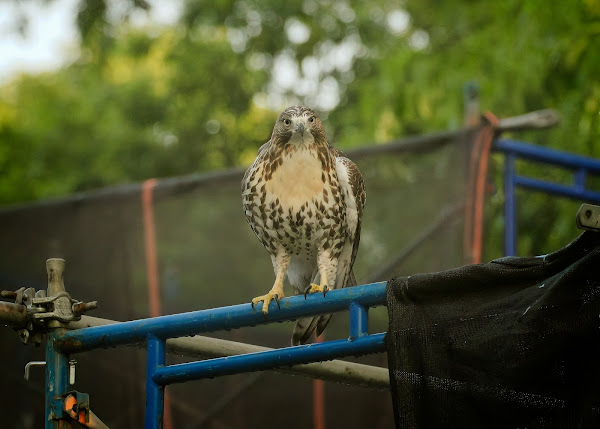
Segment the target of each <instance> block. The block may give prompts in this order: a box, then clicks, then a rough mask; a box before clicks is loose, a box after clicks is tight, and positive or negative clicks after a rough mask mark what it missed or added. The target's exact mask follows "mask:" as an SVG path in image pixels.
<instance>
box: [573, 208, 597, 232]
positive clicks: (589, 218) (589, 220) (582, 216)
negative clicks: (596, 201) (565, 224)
mask: <svg viewBox="0 0 600 429" xmlns="http://www.w3.org/2000/svg"><path fill="white" fill-rule="evenodd" d="M575 222H576V223H577V228H579V229H587V230H589V231H600V206H594V205H592V204H582V205H581V207H579V210H578V211H577V215H576V216H575Z"/></svg>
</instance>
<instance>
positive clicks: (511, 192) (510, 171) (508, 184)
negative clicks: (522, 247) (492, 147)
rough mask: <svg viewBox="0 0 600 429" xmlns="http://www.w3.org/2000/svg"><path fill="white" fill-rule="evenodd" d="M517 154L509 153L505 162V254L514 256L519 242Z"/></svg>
mask: <svg viewBox="0 0 600 429" xmlns="http://www.w3.org/2000/svg"><path fill="white" fill-rule="evenodd" d="M515 158H516V157H515V154H514V153H511V152H508V153H507V154H506V159H505V161H504V254H505V255H506V256H514V255H515V254H516V253H517V252H516V247H517V245H516V240H517V216H516V205H517V201H516V197H515Z"/></svg>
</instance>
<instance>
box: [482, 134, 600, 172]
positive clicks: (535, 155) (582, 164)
mask: <svg viewBox="0 0 600 429" xmlns="http://www.w3.org/2000/svg"><path fill="white" fill-rule="evenodd" d="M493 147H494V149H495V150H497V151H500V152H506V153H514V154H516V155H518V156H519V157H520V158H524V159H529V160H532V161H540V162H546V163H548V164H553V165H559V166H561V167H566V168H569V169H574V170H576V169H579V168H585V169H587V170H588V171H590V172H592V173H595V174H600V160H597V159H595V158H591V157H587V156H583V155H577V154H574V153H570V152H564V151H561V150H556V149H549V148H546V147H541V146H538V145H534V144H530V143H523V142H519V141H516V140H510V139H500V140H497V141H495V142H494V146H493Z"/></svg>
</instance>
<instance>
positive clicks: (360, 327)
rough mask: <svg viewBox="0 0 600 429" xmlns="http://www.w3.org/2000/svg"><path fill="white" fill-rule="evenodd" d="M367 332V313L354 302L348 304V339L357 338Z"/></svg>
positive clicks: (366, 310)
mask: <svg viewBox="0 0 600 429" xmlns="http://www.w3.org/2000/svg"><path fill="white" fill-rule="evenodd" d="M368 332H369V312H368V309H367V308H366V307H363V306H362V305H360V304H357V303H355V302H353V303H351V304H350V338H351V339H354V338H358V337H360V336H362V335H366V334H367V333H368Z"/></svg>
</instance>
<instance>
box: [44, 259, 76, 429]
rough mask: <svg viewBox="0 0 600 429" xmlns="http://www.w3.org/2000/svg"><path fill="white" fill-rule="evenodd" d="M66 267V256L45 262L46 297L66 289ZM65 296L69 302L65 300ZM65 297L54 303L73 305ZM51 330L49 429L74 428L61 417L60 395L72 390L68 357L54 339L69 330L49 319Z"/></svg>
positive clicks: (48, 396) (47, 357)
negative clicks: (70, 387) (58, 350)
mask: <svg viewBox="0 0 600 429" xmlns="http://www.w3.org/2000/svg"><path fill="white" fill-rule="evenodd" d="M64 269H65V260H64V259H59V258H53V259H48V260H47V261H46V271H47V272H48V290H47V296H49V297H51V296H54V295H56V294H58V293H59V292H64V291H65V284H64V280H63V272H64ZM64 299H66V300H67V301H68V302H63V301H64ZM64 299H63V298H59V299H57V300H56V301H55V303H54V305H55V306H56V305H69V306H70V304H71V302H70V300H69V299H68V298H64ZM48 330H49V333H48V336H47V337H46V429H58V428H61V429H63V428H65V429H66V428H70V427H71V423H70V420H71V419H65V420H62V416H63V407H62V400H61V399H60V398H59V397H60V395H62V394H64V393H67V392H68V390H69V356H68V355H66V354H63V353H59V352H57V351H56V350H55V349H54V340H55V339H56V338H58V337H59V336H60V335H61V334H63V333H64V332H66V331H67V330H66V329H65V324H64V323H62V322H59V321H58V320H51V321H49V322H48ZM59 419H61V420H59Z"/></svg>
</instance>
